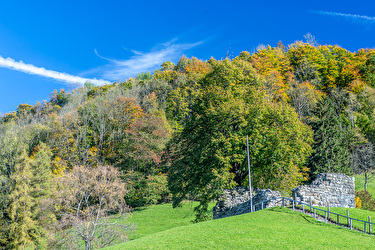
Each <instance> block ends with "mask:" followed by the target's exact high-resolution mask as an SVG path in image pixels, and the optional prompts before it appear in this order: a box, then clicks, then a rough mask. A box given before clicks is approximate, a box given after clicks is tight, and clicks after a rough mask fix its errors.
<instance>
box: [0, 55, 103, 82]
mask: <svg viewBox="0 0 375 250" xmlns="http://www.w3.org/2000/svg"><path fill="white" fill-rule="evenodd" d="M0 67H3V68H8V69H11V70H17V71H21V72H24V73H27V74H31V75H39V76H44V77H48V78H52V79H55V80H58V81H62V82H66V83H75V84H84V83H86V82H91V83H93V84H95V85H102V84H106V83H110V82H109V81H106V80H102V79H96V78H94V79H89V78H83V77H79V76H73V75H70V74H67V73H63V72H57V71H53V70H48V69H45V68H42V67H36V66H34V65H32V64H26V63H24V62H23V61H18V62H17V61H15V60H13V59H12V58H9V57H8V58H4V57H2V56H1V55H0Z"/></svg>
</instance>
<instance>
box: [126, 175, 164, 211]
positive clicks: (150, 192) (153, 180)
mask: <svg viewBox="0 0 375 250" xmlns="http://www.w3.org/2000/svg"><path fill="white" fill-rule="evenodd" d="M124 180H125V183H126V184H127V187H128V190H129V191H128V193H127V194H126V195H125V201H126V203H127V204H128V205H130V206H132V207H140V206H147V205H152V204H157V203H160V202H164V201H167V200H168V197H169V190H168V188H167V176H166V175H165V174H158V175H154V176H147V177H145V176H144V174H142V173H139V172H135V171H130V172H128V173H127V174H125V175H124Z"/></svg>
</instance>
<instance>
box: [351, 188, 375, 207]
mask: <svg viewBox="0 0 375 250" xmlns="http://www.w3.org/2000/svg"><path fill="white" fill-rule="evenodd" d="M355 196H356V197H358V198H359V199H360V200H361V206H362V209H365V210H370V211H375V200H374V199H373V198H372V196H371V194H370V193H369V192H368V191H366V190H361V191H358V192H355ZM356 205H357V202H356Z"/></svg>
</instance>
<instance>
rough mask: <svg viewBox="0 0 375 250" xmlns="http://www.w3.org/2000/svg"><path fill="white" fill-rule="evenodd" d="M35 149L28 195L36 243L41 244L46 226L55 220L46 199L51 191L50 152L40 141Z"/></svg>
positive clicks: (45, 232)
mask: <svg viewBox="0 0 375 250" xmlns="http://www.w3.org/2000/svg"><path fill="white" fill-rule="evenodd" d="M35 149H36V150H37V151H36V153H35V154H32V155H31V157H30V158H31V159H30V166H31V172H32V174H33V175H32V179H31V181H30V185H31V190H30V195H31V197H32V198H33V200H34V205H33V207H32V218H33V219H34V220H35V221H36V222H37V224H38V227H37V228H36V229H37V234H38V236H39V238H38V245H40V244H41V238H42V237H45V236H46V235H47V231H46V230H45V228H46V227H48V226H49V225H51V224H52V223H53V222H54V221H55V216H54V214H53V208H51V207H49V206H48V202H46V201H47V199H48V198H50V197H51V195H52V193H53V190H54V188H53V185H52V178H53V177H52V171H51V158H52V152H51V150H50V149H49V148H48V147H47V146H46V144H44V143H41V144H40V145H39V146H37V147H36V148H35Z"/></svg>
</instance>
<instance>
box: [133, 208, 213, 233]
mask: <svg viewBox="0 0 375 250" xmlns="http://www.w3.org/2000/svg"><path fill="white" fill-rule="evenodd" d="M197 205H198V203H197V202H184V203H182V207H177V208H173V207H172V204H160V205H152V206H149V207H144V208H137V209H135V210H134V211H133V214H132V216H131V217H130V218H129V221H130V223H133V224H134V225H135V227H136V228H135V230H134V231H133V232H132V233H131V234H130V235H129V239H130V240H134V239H138V238H141V237H144V236H146V235H149V234H154V233H157V232H161V231H164V230H167V229H171V228H174V227H181V226H186V225H191V224H193V222H192V221H193V220H194V219H195V214H194V211H193V209H194V207H195V206H197ZM214 205H215V203H211V204H210V206H209V209H210V211H212V208H213V207H214ZM211 217H212V216H211Z"/></svg>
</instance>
